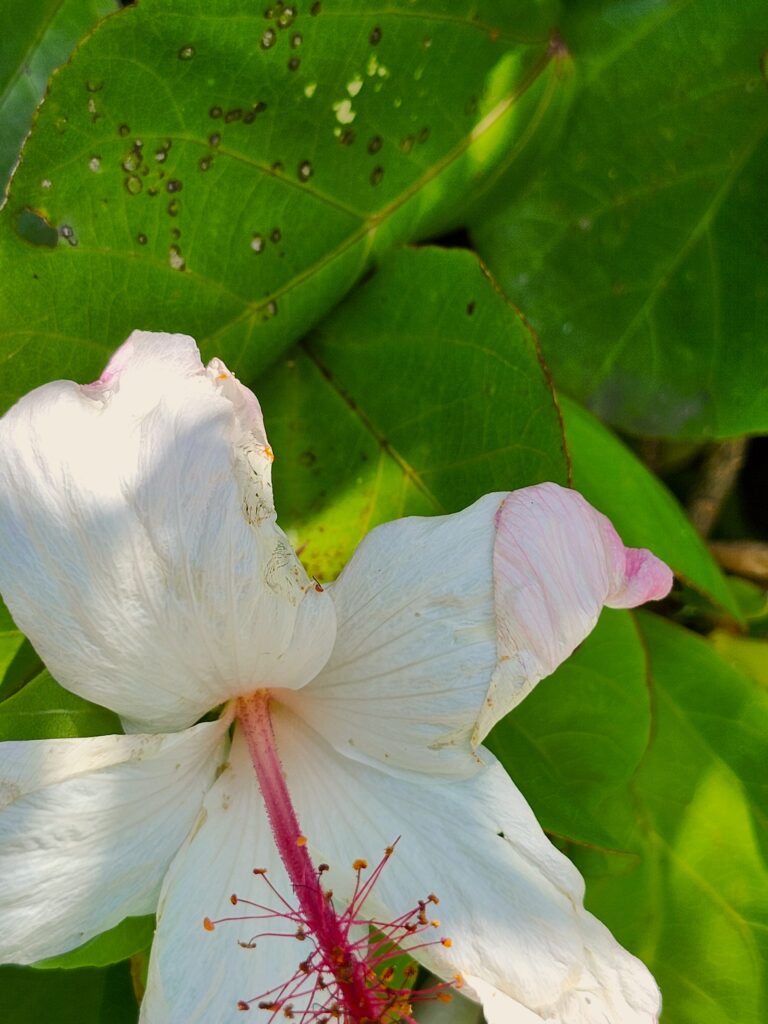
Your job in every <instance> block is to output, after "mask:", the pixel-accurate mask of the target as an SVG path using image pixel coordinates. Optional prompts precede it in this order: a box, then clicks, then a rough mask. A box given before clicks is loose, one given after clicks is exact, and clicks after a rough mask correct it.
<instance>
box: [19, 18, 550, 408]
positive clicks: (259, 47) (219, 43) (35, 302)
mask: <svg viewBox="0 0 768 1024" xmlns="http://www.w3.org/2000/svg"><path fill="white" fill-rule="evenodd" d="M553 9H554V0H522V2H521V3H517V4H515V5H512V7H509V6H507V5H502V6H501V7H499V5H497V4H495V3H493V0H483V2H482V3H481V4H480V5H479V6H478V4H476V3H475V2H470V0H461V2H460V3H458V4H454V5H452V7H451V10H450V12H447V11H446V9H445V5H444V3H442V2H440V0H419V2H418V3H415V4H414V3H411V2H405V0H399V2H398V3H394V4H390V5H389V6H388V7H387V8H386V9H384V10H383V9H382V8H381V5H380V4H374V3H372V2H369V3H360V2H358V0H322V2H321V3H320V4H319V6H318V5H317V4H314V5H311V4H309V3H306V4H300V5H298V13H296V11H297V8H296V6H294V5H287V4H286V5H283V4H282V3H281V2H278V3H275V4H272V5H271V6H269V7H267V8H266V11H265V7H264V4H259V5H258V6H254V5H253V4H251V3H245V2H244V0H218V2H217V3H216V4H215V5H205V6H204V8H200V7H199V5H196V4H191V3H190V2H189V0H142V3H140V4H137V5H136V6H135V7H128V8H126V9H125V10H123V11H122V12H120V13H119V14H117V15H114V16H113V17H111V18H108V19H106V20H105V21H104V22H103V23H102V24H101V25H100V26H99V28H98V29H97V31H96V32H94V33H93V35H92V36H90V37H89V38H87V39H86V40H85V41H84V43H83V44H82V46H81V47H80V48H79V49H78V50H77V52H76V53H75V54H74V56H73V58H72V60H71V62H70V63H68V64H67V66H66V67H64V68H62V70H61V71H60V72H59V74H57V75H56V76H55V77H54V79H53V80H52V82H51V87H50V91H49V95H48V97H47V99H46V101H45V103H44V104H43V106H42V108H41V111H40V115H39V117H38V119H37V122H36V124H35V128H34V131H33V133H32V135H31V137H30V139H29V141H28V142H27V144H26V146H25V148H24V154H23V160H22V162H21V164H20V166H19V168H18V171H17V173H16V175H15V176H14V178H13V181H12V183H11V187H10V193H9V198H8V202H7V203H6V206H5V208H4V210H3V212H2V214H0V264H1V265H2V266H3V268H4V273H3V279H2V282H1V283H0V296H3V297H4V299H0V301H3V305H4V317H3V329H2V333H0V353H1V354H3V355H4V358H5V360H6V362H5V366H6V372H5V374H4V377H3V380H4V385H3V393H2V398H1V399H0V405H7V404H8V403H9V402H11V401H12V400H13V399H14V398H16V397H17V396H18V395H19V394H21V393H23V392H24V391H26V390H28V389H29V388H30V387H32V386H33V385H35V384H39V383H40V382H42V381H44V380H46V379H49V378H50V377H52V376H60V375H62V374H66V375H68V376H70V377H73V378H75V379H83V380H85V379H88V378H89V377H90V378H92V377H93V376H94V375H96V374H98V373H99V372H100V370H101V368H102V366H103V363H104V361H105V359H106V357H107V354H108V352H109V351H110V350H111V349H112V348H114V347H115V345H117V344H118V343H119V342H120V341H122V339H123V338H124V337H125V336H126V335H127V334H128V333H129V332H130V331H131V330H132V329H134V328H136V327H141V328H142V329H162V330H174V331H185V332H187V333H190V334H193V335H194V336H195V337H197V339H198V340H199V341H201V342H202V343H203V348H204V351H205V352H206V353H208V354H218V355H220V356H222V357H223V358H224V359H226V360H228V361H229V362H231V363H232V365H233V367H234V368H235V369H236V370H237V372H238V373H240V374H241V376H245V377H248V376H249V375H251V374H252V373H254V372H256V371H257V370H259V369H260V368H262V367H264V366H265V365H267V364H268V363H269V362H270V361H271V360H273V359H274V357H275V356H276V354H277V353H279V352H280V351H281V350H282V349H283V348H285V347H286V346H287V344H288V343H289V342H291V341H293V340H295V339H296V338H297V337H298V336H299V335H300V334H301V333H302V332H303V331H304V330H306V329H307V328H308V327H309V326H311V325H312V324H314V323H315V322H317V320H318V319H319V318H320V317H321V316H322V315H323V314H324V313H325V312H326V311H327V310H328V309H329V308H330V307H331V306H332V305H333V304H334V303H336V302H337V301H338V300H339V299H340V298H341V296H342V295H343V294H344V293H345V292H346V291H347V290H348V289H349V288H350V286H351V285H352V284H353V283H354V281H355V280H356V279H357V278H358V277H359V276H360V274H361V273H362V272H363V271H364V269H365V268H366V267H367V266H369V265H370V264H371V261H372V259H373V258H374V257H375V256H377V255H378V254H380V253H381V252H382V251H383V250H384V249H386V248H387V247H389V246H391V245H392V244H393V243H394V242H397V241H401V240H404V239H408V238H413V237H417V236H419V235H423V234H424V233H427V232H432V231H435V230H437V229H438V228H440V227H441V226H444V225H445V224H447V223H450V222H452V221H455V219H456V217H457V216H458V215H459V214H460V209H461V203H462V201H464V202H466V201H469V200H470V199H471V198H472V197H473V196H474V194H475V193H476V192H477V191H478V190H480V189H481V188H482V186H483V182H484V181H486V180H487V179H488V178H489V177H490V176H491V175H492V174H493V173H494V172H495V171H496V170H497V169H498V168H500V167H503V168H507V167H508V165H509V162H510V160H511V159H513V158H514V156H515V154H517V153H520V152H521V151H522V150H523V149H524V148H525V144H526V141H527V140H528V139H529V137H530V136H531V134H532V132H533V133H534V134H535V131H542V130H543V128H542V127H541V122H542V119H543V117H544V113H545V112H546V110H547V109H548V108H549V107H550V106H552V105H553V96H554V94H555V93H556V92H557V84H558V82H559V80H560V75H559V73H558V67H559V65H560V64H561V63H562V59H561V57H560V56H559V54H558V52H557V51H556V50H554V49H552V48H550V46H549V35H550V29H551V25H552V22H553V17H554V15H553ZM289 12H290V13H289ZM315 12H317V13H316V14H315ZM446 69H450V73H449V74H447V73H446ZM531 124H533V125H534V126H535V130H534V129H532V128H531ZM33 229H34V230H33ZM33 236H35V237H33Z"/></svg>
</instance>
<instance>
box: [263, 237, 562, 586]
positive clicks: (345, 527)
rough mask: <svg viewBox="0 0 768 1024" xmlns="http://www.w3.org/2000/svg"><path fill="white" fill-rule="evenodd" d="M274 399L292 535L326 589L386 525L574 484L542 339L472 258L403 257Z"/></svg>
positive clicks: (345, 309) (281, 496)
mask: <svg viewBox="0 0 768 1024" xmlns="http://www.w3.org/2000/svg"><path fill="white" fill-rule="evenodd" d="M392 296H397V302H393V301H392ZM372 382H373V383H372ZM259 398H260V399H261V402H262V407H263V409H264V416H265V421H266V424H267V430H268V432H269V437H270V440H271V442H272V445H273V447H274V449H275V452H276V453H277V461H276V463H275V471H274V472H275V493H276V502H277V508H278V514H279V516H280V521H281V523H283V524H284V525H285V526H287V527H288V529H289V532H290V534H291V536H292V539H293V540H294V542H295V543H296V546H297V547H298V548H299V550H300V551H301V553H302V558H303V559H304V561H305V563H306V564H307V566H308V568H309V571H310V572H311V573H314V574H315V575H316V576H318V577H319V578H321V579H328V578H331V577H333V576H335V575H336V574H337V573H338V572H339V570H340V569H341V568H342V566H343V565H344V563H345V562H346V560H347V559H348V558H349V556H350V554H351V553H352V551H353V549H354V547H355V545H356V544H357V543H358V541H359V540H360V539H361V538H362V537H363V536H364V535H365V534H366V533H367V532H368V530H370V529H371V528H372V527H373V526H375V525H376V524H377V523H380V522H383V521H385V520H388V519H394V518H396V517H398V516H403V515H413V514H423V515H429V514H435V513H443V512H455V511H457V510H458V509H460V508H463V507H464V506H466V505H469V504H471V502H473V501H475V500H476V499H477V498H479V497H480V496H481V495H482V494H485V493H487V492H488V491H493V490H511V489H513V488H515V487H521V486H524V485H526V484H533V483H538V482H540V481H542V480H555V481H558V482H560V483H565V482H566V479H567V465H566V459H565V454H564V450H563V437H562V430H561V426H560V420H559V417H558V414H557V410H556V408H555V404H554V399H553V396H552V392H551V389H550V387H549V384H548V382H547V379H546V375H545V372H544V370H543V368H542V366H541V364H540V362H539V357H538V352H537V349H536V344H535V339H534V338H533V337H532V335H531V333H530V331H529V329H528V327H527V326H526V325H525V323H524V322H523V321H522V319H521V318H520V316H519V315H518V314H517V312H516V311H515V310H514V309H513V308H512V307H511V306H510V305H509V303H508V302H507V300H506V299H505V297H504V296H503V295H502V294H501V293H500V292H499V291H498V289H497V288H496V286H495V285H494V282H493V281H492V280H491V279H490V277H489V276H488V273H487V271H486V270H485V268H484V267H483V266H482V264H481V263H480V261H479V260H478V259H477V257H476V256H474V255H473V254H472V253H469V252H466V251H464V250H459V249H453V250H444V249H436V248H423V249H404V250H400V251H396V252H394V253H392V254H390V256H389V258H388V259H387V260H386V261H385V262H384V264H383V265H382V267H381V268H380V270H379V272H378V273H377V274H376V275H375V276H374V277H373V278H372V279H371V280H370V281H368V282H367V283H366V284H365V285H363V286H362V287H361V288H359V289H358V290H357V291H356V292H355V293H354V294H353V295H352V296H350V298H349V299H348V300H347V301H346V302H345V303H344V304H343V305H342V306H341V307H340V308H339V310H338V311H337V312H336V313H335V314H334V315H333V316H332V317H330V318H329V319H327V320H325V321H324V322H323V324H322V326H321V327H320V328H319V329H318V330H317V331H316V332H315V333H314V334H313V335H311V337H310V338H309V339H308V341H307V342H306V343H305V344H304V345H302V346H300V347H298V348H297V349H295V350H294V351H293V352H292V353H291V354H290V355H289V357H288V358H287V359H286V360H285V361H283V362H282V363H281V364H280V365H279V366H277V367H275V369H274V370H273V371H272V372H271V373H270V374H268V375H267V376H266V377H264V378H263V380H262V381H261V383H260V385H259Z"/></svg>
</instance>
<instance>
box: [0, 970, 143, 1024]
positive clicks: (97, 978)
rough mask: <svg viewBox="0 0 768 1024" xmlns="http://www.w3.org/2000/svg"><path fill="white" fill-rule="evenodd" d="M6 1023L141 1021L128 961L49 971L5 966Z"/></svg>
mask: <svg viewBox="0 0 768 1024" xmlns="http://www.w3.org/2000/svg"><path fill="white" fill-rule="evenodd" d="M0 1001H1V1002H2V1007H3V1024H30V1021H49V1020H50V1021H55V1022H56V1024H136V1020H137V1019H138V1008H137V1006H136V1000H135V999H134V997H133V990H132V987H131V973H130V968H129V965H128V964H127V963H123V964H115V965H114V966H112V967H107V968H103V969H98V968H94V967H91V968H83V969H81V970H79V971H46V972H45V973H41V972H40V971H37V970H35V969H34V968H33V967H12V966H4V967H0Z"/></svg>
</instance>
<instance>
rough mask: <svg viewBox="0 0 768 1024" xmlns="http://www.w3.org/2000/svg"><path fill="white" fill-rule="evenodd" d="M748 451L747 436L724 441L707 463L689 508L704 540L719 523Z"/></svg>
mask: <svg viewBox="0 0 768 1024" xmlns="http://www.w3.org/2000/svg"><path fill="white" fill-rule="evenodd" d="M746 449H747V439H746V438H744V437H740V438H737V439H736V440H734V441H723V442H722V443H721V444H718V445H715V446H714V447H713V448H712V450H711V451H710V453H709V455H708V456H707V457H706V459H705V460H704V465H703V466H702V469H701V475H700V477H699V480H698V483H697V484H696V487H695V488H694V491H693V494H692V495H691V500H690V502H689V505H688V515H689V516H690V519H691V522H692V523H693V525H694V526H695V527H696V529H697V530H698V531H699V533H700V534H701V536H702V537H708V536H709V534H710V532H711V531H712V527H713V526H714V525H715V523H716V522H717V520H718V517H719V516H720V512H721V511H722V507H723V504H724V503H725V499H726V498H727V497H728V495H729V494H730V493H731V489H732V488H733V485H734V483H735V482H736V477H737V475H738V472H739V470H740V469H741V467H742V465H743V463H744V456H745V453H746Z"/></svg>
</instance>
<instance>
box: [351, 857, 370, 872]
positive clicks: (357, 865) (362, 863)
mask: <svg viewBox="0 0 768 1024" xmlns="http://www.w3.org/2000/svg"><path fill="white" fill-rule="evenodd" d="M352 867H353V868H354V869H355V871H365V869H366V868H367V867H368V861H367V860H363V859H362V857H360V858H358V859H357V860H356V861H354V862H353V864H352Z"/></svg>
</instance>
